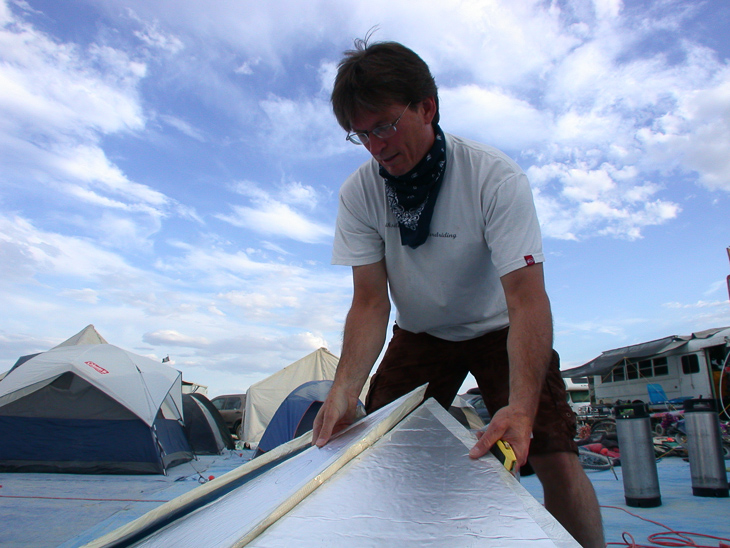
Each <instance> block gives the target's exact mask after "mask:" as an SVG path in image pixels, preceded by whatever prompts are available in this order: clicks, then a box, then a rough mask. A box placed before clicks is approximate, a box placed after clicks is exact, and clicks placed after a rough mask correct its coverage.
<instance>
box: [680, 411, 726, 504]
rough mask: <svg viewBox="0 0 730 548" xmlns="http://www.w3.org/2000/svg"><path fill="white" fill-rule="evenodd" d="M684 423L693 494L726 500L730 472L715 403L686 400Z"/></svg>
mask: <svg viewBox="0 0 730 548" xmlns="http://www.w3.org/2000/svg"><path fill="white" fill-rule="evenodd" d="M684 424H685V428H686V429H687V452H688V453H689V470H690V474H691V476H692V494H693V495H695V496H697V497H727V496H728V483H727V472H726V471H725V459H724V458H723V454H722V435H721V434H720V420H719V418H718V416H717V406H716V405H715V400H711V399H702V398H697V399H692V400H687V401H685V402H684Z"/></svg>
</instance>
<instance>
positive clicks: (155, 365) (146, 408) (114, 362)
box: [0, 328, 191, 473]
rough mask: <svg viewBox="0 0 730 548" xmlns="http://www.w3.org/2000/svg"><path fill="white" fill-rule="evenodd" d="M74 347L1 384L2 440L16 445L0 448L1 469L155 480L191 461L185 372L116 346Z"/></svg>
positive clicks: (42, 357) (24, 367) (43, 357)
mask: <svg viewBox="0 0 730 548" xmlns="http://www.w3.org/2000/svg"><path fill="white" fill-rule="evenodd" d="M92 329H93V328H92ZM94 332H95V331H94ZM70 344H71V345H70V346H64V345H59V346H58V347H56V348H53V349H51V350H49V351H48V352H43V353H41V354H38V355H37V356H34V357H31V358H30V359H29V360H27V361H25V362H23V363H22V364H20V365H18V366H16V367H14V368H13V369H12V370H11V371H10V372H9V373H8V374H7V376H6V377H5V378H4V379H3V380H2V382H1V383H0V433H2V435H3V436H4V437H5V439H6V440H13V443H12V444H11V443H6V444H5V445H4V446H3V447H2V449H0V466H6V467H9V468H13V467H15V468H13V469H18V470H20V469H21V468H22V467H23V466H25V467H29V469H28V470H29V471H36V470H34V469H32V467H37V468H38V471H49V470H50V471H73V472H76V471H81V472H84V471H89V470H90V471H92V473H96V472H98V471H101V473H109V472H108V471H109V470H113V471H114V473H118V472H119V471H120V470H131V471H133V472H150V471H151V472H153V473H155V472H161V471H163V470H164V469H165V468H166V467H167V466H168V465H172V464H173V462H178V461H180V460H181V459H182V460H183V461H185V460H189V458H190V456H191V455H189V452H190V450H189V446H188V445H187V441H185V439H184V433H183V431H182V426H181V421H182V409H183V407H182V389H181V381H182V375H181V373H180V372H179V371H177V370H175V369H173V368H172V367H169V366H167V365H164V364H162V363H159V362H157V361H155V360H151V359H149V358H146V357H144V356H140V355H137V354H133V353H131V352H128V351H126V350H123V349H121V348H119V347H116V346H114V345H111V344H104V343H101V344H83V343H81V344H79V343H75V344H74V343H70ZM39 431H43V432H44V436H41V437H40V438H39V437H38V435H37V434H38V432H39ZM34 444H36V445H38V444H41V445H43V444H45V445H43V447H41V446H40V445H38V446H37V447H36V445H34ZM135 444H136V445H135ZM46 445H50V446H51V449H48V448H45V447H46ZM44 448H45V449H44ZM124 451H126V453H129V454H128V455H126V456H125V457H122V453H123V452H124ZM125 459H126V460H125ZM116 461H125V462H116ZM3 463H4V464H3ZM77 468H78V469H79V470H77Z"/></svg>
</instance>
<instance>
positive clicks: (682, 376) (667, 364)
mask: <svg viewBox="0 0 730 548" xmlns="http://www.w3.org/2000/svg"><path fill="white" fill-rule="evenodd" d="M729 354H730V327H723V328H715V329H708V330H706V331H701V332H697V333H692V334H691V335H682V336H677V335H672V336H669V337H664V338H663V339H658V340H655V341H649V342H645V343H641V344H635V345H632V346H627V347H622V348H616V349H613V350H607V351H605V352H603V353H602V354H601V355H600V356H598V357H597V358H595V359H593V360H591V361H589V362H588V363H586V364H583V365H581V366H580V367H576V368H574V369H568V370H566V371H563V373H562V374H563V377H564V378H566V379H575V378H576V377H588V380H589V385H590V386H589V388H590V391H591V396H592V401H593V402H597V401H600V402H602V403H606V404H612V403H616V402H617V401H618V400H623V401H637V400H640V401H643V402H645V403H657V402H654V401H651V398H650V394H649V386H650V385H659V386H660V387H661V389H662V390H663V393H664V394H666V399H667V403H670V404H671V403H672V402H681V401H682V400H683V399H687V398H698V397H703V398H714V399H717V400H722V401H723V405H722V408H724V407H725V406H726V405H728V404H730V389H729V388H730V383H729V382H728V379H730V372H728V371H725V373H724V375H723V368H724V367H727V365H728V355H729Z"/></svg>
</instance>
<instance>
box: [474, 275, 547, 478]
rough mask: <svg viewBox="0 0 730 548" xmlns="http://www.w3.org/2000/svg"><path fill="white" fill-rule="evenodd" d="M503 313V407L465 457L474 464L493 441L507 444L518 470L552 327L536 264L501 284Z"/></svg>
mask: <svg viewBox="0 0 730 548" xmlns="http://www.w3.org/2000/svg"><path fill="white" fill-rule="evenodd" d="M501 281H502V287H503V288H504V294H505V297H506V299H507V309H508V312H509V322H510V329H509V338H508V340H507V352H508V354H509V367H510V386H509V403H508V405H507V406H506V407H503V408H502V409H500V410H499V411H498V412H497V413H495V414H494V417H492V420H491V421H490V423H489V426H488V427H487V429H486V430H485V431H484V432H483V433H482V434H481V437H480V438H479V440H478V441H477V443H476V445H475V446H474V447H473V448H472V450H471V451H470V452H469V456H471V457H472V458H479V457H481V456H482V455H484V454H486V453H487V451H489V448H490V447H491V446H492V445H493V444H494V443H495V442H496V441H497V440H499V439H501V440H504V441H507V442H509V443H510V445H512V449H513V450H514V452H515V455H516V456H517V461H518V463H519V465H520V466H522V465H524V464H525V462H527V454H528V451H529V447H530V435H531V433H532V425H533V423H534V422H535V415H536V414H537V407H538V404H539V401H540V391H541V390H542V385H543V382H544V379H545V375H546V373H547V369H548V365H549V364H550V358H551V354H552V341H553V326H552V316H551V313H550V301H549V299H548V296H547V293H546V291H545V281H544V277H543V268H542V264H541V263H537V264H534V265H531V266H526V267H523V268H519V269H517V270H514V271H512V272H510V273H508V274H505V275H504V276H502V278H501Z"/></svg>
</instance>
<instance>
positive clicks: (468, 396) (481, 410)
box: [461, 388, 492, 424]
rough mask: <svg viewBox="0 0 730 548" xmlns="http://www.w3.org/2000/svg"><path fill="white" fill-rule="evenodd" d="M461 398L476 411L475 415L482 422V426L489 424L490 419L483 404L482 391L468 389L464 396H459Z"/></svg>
mask: <svg viewBox="0 0 730 548" xmlns="http://www.w3.org/2000/svg"><path fill="white" fill-rule="evenodd" d="M461 397H462V398H464V400H466V403H468V404H469V405H471V406H472V407H473V408H474V409H475V410H476V412H477V415H479V418H480V419H482V421H484V424H489V421H490V420H492V417H491V415H490V414H489V411H488V410H487V406H486V405H485V404H484V399H483V398H482V391H481V390H479V388H470V389H469V390H467V391H466V393H465V394H461Z"/></svg>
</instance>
